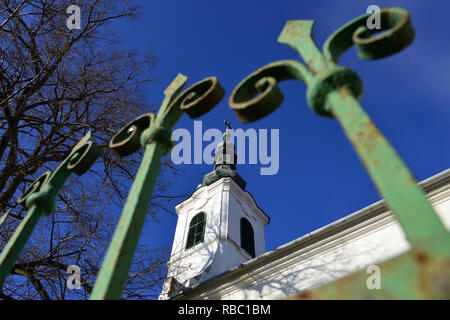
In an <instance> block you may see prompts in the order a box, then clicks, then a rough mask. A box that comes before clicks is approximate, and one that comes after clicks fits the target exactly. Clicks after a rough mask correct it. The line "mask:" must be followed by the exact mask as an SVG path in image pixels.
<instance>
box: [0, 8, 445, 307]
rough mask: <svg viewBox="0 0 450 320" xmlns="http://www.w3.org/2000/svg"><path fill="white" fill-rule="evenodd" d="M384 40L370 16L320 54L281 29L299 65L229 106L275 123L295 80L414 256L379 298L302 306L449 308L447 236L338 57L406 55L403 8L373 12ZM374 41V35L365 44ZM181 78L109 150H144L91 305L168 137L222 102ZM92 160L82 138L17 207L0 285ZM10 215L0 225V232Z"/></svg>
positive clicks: (132, 226)
mask: <svg viewBox="0 0 450 320" xmlns="http://www.w3.org/2000/svg"><path fill="white" fill-rule="evenodd" d="M379 14H380V17H381V30H376V29H368V28H367V26H366V21H367V19H368V18H369V17H370V14H364V15H361V16H360V17H357V18H355V19H354V20H352V21H350V22H349V23H347V24H345V25H344V26H343V27H341V28H340V29H338V30H337V31H336V32H334V33H333V34H332V35H331V36H330V37H329V38H328V39H327V40H326V42H325V44H324V46H323V50H322V52H321V51H320V50H319V49H318V48H317V46H316V44H315V42H314V41H313V38H312V31H313V26H314V21H309V20H298V21H297V20H296V21H288V22H287V24H286V26H285V27H284V29H283V31H282V33H281V35H280V37H279V39H278V41H279V42H281V43H284V44H287V45H289V46H291V47H293V48H294V49H295V50H296V51H298V53H299V54H300V55H301V57H302V58H303V60H304V61H305V62H306V65H304V64H302V63H301V62H299V61H296V60H281V61H276V62H273V63H270V64H268V65H266V66H264V67H262V68H260V69H259V70H257V71H255V72H254V73H252V74H251V75H249V76H248V77H247V78H245V79H244V80H243V81H242V82H241V83H239V85H238V86H237V87H236V88H235V89H234V90H233V92H232V94H231V96H230V99H229V105H230V107H231V108H232V109H233V110H234V111H235V112H236V114H237V116H238V118H239V119H240V121H242V122H243V123H248V122H252V121H256V120H258V119H261V118H263V117H265V116H268V115H269V114H270V113H272V112H273V111H274V110H275V109H276V108H277V107H278V106H280V104H281V103H282V100H283V96H282V94H281V91H280V90H279V88H278V86H277V82H279V81H283V80H289V79H296V80H300V81H302V82H305V83H306V85H307V92H306V96H307V102H308V104H309V107H310V108H311V109H312V110H313V111H314V112H315V113H317V114H318V115H320V116H324V117H330V118H335V119H337V120H338V122H339V123H340V125H341V126H342V128H343V130H344V133H345V135H346V136H347V138H348V139H349V140H350V142H351V143H352V145H353V147H354V149H355V151H356V152H357V154H358V156H359V158H360V159H361V161H362V163H363V165H364V166H365V168H366V170H367V171H368V173H369V175H370V177H371V179H372V181H373V182H374V184H375V186H376V187H377V189H378V191H379V193H380V195H381V196H382V197H383V198H384V199H385V201H386V204H387V206H388V207H389V209H390V210H391V211H392V213H393V214H394V215H395V217H396V218H397V220H398V222H399V223H400V225H401V227H402V229H403V231H404V232H405V234H406V236H407V239H408V241H409V242H410V244H411V249H410V250H409V251H408V252H406V253H404V254H402V255H400V256H398V257H395V258H393V259H390V260H388V261H386V262H384V263H382V264H380V267H381V269H382V270H383V290H369V289H368V288H367V287H366V278H367V274H366V272H365V270H363V271H360V272H356V273H354V274H352V275H349V276H347V277H344V278H342V279H339V280H336V281H333V282H331V283H328V284H326V285H324V286H322V287H319V288H315V289H312V290H308V291H304V292H300V293H299V294H298V295H296V296H294V297H293V298H300V299H322V298H325V299H327V298H330V299H333V298H336V299H346V298H350V299H375V298H385V299H386V298H387V299H427V298H428V299H434V298H441V299H448V298H450V285H449V283H450V251H449V248H450V234H449V232H448V231H447V229H446V228H445V227H444V225H443V224H442V222H441V221H440V219H439V217H438V216H437V214H436V212H435V211H434V210H433V208H432V207H431V205H430V203H429V202H428V200H427V198H426V195H425V193H424V192H423V190H422V189H421V188H420V187H419V186H418V185H417V182H416V180H415V178H414V177H413V175H412V173H411V172H410V171H409V169H408V167H407V166H406V165H405V163H404V162H403V161H402V159H401V158H400V157H399V155H398V154H397V153H396V152H395V150H394V149H393V147H392V146H391V145H390V143H389V142H388V141H387V139H386V138H385V137H384V136H383V135H382V134H381V132H380V131H379V130H378V129H377V127H376V126H375V124H374V123H373V121H372V120H371V118H370V117H369V115H368V114H367V113H366V112H365V111H364V109H363V108H362V107H361V105H360V104H359V100H360V98H361V95H362V82H361V80H360V78H359V77H358V75H357V74H356V73H355V72H354V71H352V70H350V69H349V68H346V67H343V66H340V65H338V60H339V57H340V56H341V55H342V54H343V53H344V52H345V51H346V50H347V49H348V48H350V47H351V46H353V45H356V47H357V50H358V55H359V57H360V58H361V59H365V60H373V59H380V58H384V57H387V56H389V55H392V54H394V53H397V52H399V51H401V50H402V49H404V48H405V47H407V46H408V45H409V44H410V43H411V42H412V41H413V38H414V30H413V28H412V26H411V20H410V16H409V13H408V12H407V11H405V10H403V9H401V8H387V9H383V10H381V11H380V13H379ZM376 31H382V33H380V34H379V35H375V36H371V35H372V34H373V33H375V32H376ZM186 81H187V77H185V76H183V75H181V74H179V75H178V76H177V77H176V78H175V79H174V80H173V82H172V83H171V84H170V85H169V87H168V88H167V89H166V90H165V92H164V93H165V98H164V100H163V102H162V105H161V107H160V109H159V111H158V113H157V114H156V115H154V114H153V113H147V114H144V115H142V116H140V117H138V118H136V119H135V120H133V121H132V122H130V123H129V124H127V125H126V126H125V127H123V128H122V129H121V130H119V132H117V134H115V135H114V137H113V138H112V139H111V142H110V145H109V147H110V148H111V149H113V150H115V151H116V152H117V153H118V154H119V155H120V156H121V157H124V156H127V155H130V154H132V153H134V152H136V151H137V150H139V148H141V147H142V148H144V150H145V153H144V155H143V158H142V161H141V165H140V167H139V170H138V172H137V174H136V177H135V179H134V182H133V185H132V186H131V189H130V191H129V194H128V197H127V201H126V203H125V205H124V207H123V210H122V214H121V217H120V219H119V222H118V225H117V227H116V230H115V233H114V235H113V238H112V240H111V243H110V245H109V248H108V251H107V253H106V256H105V259H104V261H103V264H102V267H101V269H100V271H99V274H98V276H97V279H96V283H95V286H94V289H93V291H92V293H91V296H90V299H119V298H120V297H121V292H122V290H123V287H124V284H125V281H126V279H127V277H128V272H129V269H130V266H131V263H132V260H133V256H134V252H135V249H136V246H137V242H138V240H139V236H140V233H141V230H142V226H143V223H144V219H145V213H146V211H147V208H148V204H149V201H150V199H151V196H152V191H153V186H154V183H155V180H156V178H157V176H158V173H159V168H160V165H161V157H162V156H163V155H165V154H167V153H169V152H170V150H171V147H172V146H173V142H172V141H171V131H172V129H173V127H174V125H175V124H176V122H177V121H178V119H179V118H180V117H181V115H182V114H183V112H185V113H187V114H188V116H189V117H191V118H196V117H200V116H202V115H203V114H205V113H207V112H208V111H210V110H211V109H212V108H213V107H214V106H215V105H217V104H218V103H219V102H220V101H221V99H222V98H223V96H224V94H225V93H224V90H223V89H222V87H221V86H220V84H219V82H218V80H217V78H215V77H210V78H206V79H204V80H202V81H200V82H198V83H196V84H194V85H193V86H191V87H190V88H188V89H187V90H185V91H183V92H181V91H182V88H183V86H184V85H185V83H186ZM98 156H99V150H98V148H97V147H96V146H95V144H94V143H93V142H92V141H91V139H90V134H87V135H86V136H85V137H84V138H83V139H82V140H81V141H80V142H79V143H78V144H77V145H76V146H75V147H74V148H73V150H72V152H71V153H70V154H69V156H68V157H67V158H66V159H65V160H64V161H63V162H62V164H61V165H60V166H59V167H58V168H57V169H56V170H55V172H53V173H52V172H50V171H48V172H46V173H44V174H43V175H42V176H41V177H39V178H38V179H37V180H36V181H35V182H33V183H32V184H31V186H30V187H29V188H28V189H27V190H26V191H25V193H24V194H23V195H22V196H21V197H20V199H19V203H22V204H23V205H25V207H26V208H27V209H28V210H29V212H28V214H27V216H26V217H25V219H24V220H23V221H22V222H21V223H20V224H19V226H18V228H17V229H16V230H15V232H14V234H13V236H12V237H11V239H10V240H9V242H8V243H7V245H6V246H5V248H4V249H3V251H2V253H1V255H0V284H2V283H3V281H4V280H5V278H6V276H7V275H8V274H9V273H10V271H11V268H12V266H13V265H14V263H15V261H16V260H17V258H18V256H19V254H20V252H21V251H22V249H23V247H24V246H25V244H26V242H27V241H28V239H29V237H30V235H31V233H32V232H33V230H34V227H35V226H36V224H37V222H38V220H39V218H40V217H41V216H42V215H44V214H51V213H52V212H53V209H54V198H55V196H56V195H57V194H58V192H59V190H60V189H61V188H62V186H63V184H64V182H65V181H66V179H67V178H68V176H69V175H70V174H71V173H72V172H75V173H77V174H78V175H81V174H83V173H84V172H85V171H86V170H88V169H89V167H90V166H91V165H92V164H93V163H94V162H95V160H96V158H97V157H98ZM7 216H8V212H7V213H6V214H5V215H4V216H3V217H2V218H0V225H1V224H2V223H3V222H4V221H5V219H6V218H7Z"/></svg>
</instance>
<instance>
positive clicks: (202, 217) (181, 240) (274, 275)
mask: <svg viewBox="0 0 450 320" xmlns="http://www.w3.org/2000/svg"><path fill="white" fill-rule="evenodd" d="M235 163H236V155H235V150H234V145H233V144H232V143H231V141H230V140H229V132H228V130H227V132H226V133H225V134H224V141H223V142H221V143H220V144H219V145H218V146H217V149H216V154H215V166H214V170H213V171H212V172H210V173H208V174H207V175H205V177H204V179H203V184H202V185H199V187H198V188H197V189H196V190H195V191H194V193H193V194H192V195H191V196H190V197H189V198H187V199H186V200H184V201H183V202H181V203H179V204H178V205H176V206H175V211H176V213H177V214H178V222H177V226H176V230H175V237H174V241H173V246H172V252H171V258H170V261H169V262H168V276H167V279H166V281H165V283H164V286H163V290H162V292H161V294H160V296H159V299H161V300H166V299H173V300H177V299H194V300H196V299H224V300H228V299H236V300H243V299H283V298H286V297H289V296H291V295H294V294H296V293H299V292H301V291H303V290H307V289H311V288H314V287H317V286H320V285H322V284H325V283H327V282H330V281H333V280H336V279H338V278H342V277H344V276H346V275H349V274H351V273H353V272H355V271H359V270H362V269H363V268H367V266H372V265H376V264H377V263H381V262H383V261H385V260H388V259H390V258H393V257H395V256H398V255H400V254H402V253H404V252H406V251H408V250H409V248H410V245H409V243H408V241H407V240H406V236H405V234H404V232H403V230H402V228H401V227H400V225H399V224H398V222H397V221H396V219H395V217H394V215H393V214H392V213H391V212H390V211H389V209H388V208H387V206H386V205H385V203H384V201H383V200H381V201H378V202H376V203H374V204H372V205H370V206H368V207H365V208H363V209H361V210H359V211H357V212H354V213H352V214H350V215H348V216H346V217H344V218H342V219H340V220H338V221H335V222H333V223H331V224H329V225H327V226H325V227H323V228H320V229H318V230H316V231H314V232H311V233H309V234H306V235H304V236H302V237H300V238H298V239H296V240H293V241H291V242H289V243H287V244H285V245H283V246H281V247H279V248H277V249H275V250H272V251H269V252H266V248H265V237H264V228H265V226H266V225H267V224H268V223H269V221H270V218H269V216H268V215H267V214H266V213H265V212H263V211H262V210H261V209H260V208H259V207H258V205H257V203H256V201H255V199H254V198H253V197H252V196H251V194H250V193H249V192H247V191H246V190H245V187H246V183H245V181H244V180H243V179H242V178H241V177H240V176H239V174H238V173H237V172H236V167H235ZM419 184H420V186H421V187H422V188H423V190H424V191H425V192H426V194H427V196H428V199H429V201H430V202H431V204H432V206H433V207H434V209H435V211H436V212H437V214H438V215H439V217H440V218H441V220H442V222H443V224H444V225H445V226H446V228H447V229H449V230H450V169H447V170H445V171H443V172H441V173H439V174H437V175H435V176H433V177H431V178H428V179H427V180H425V181H422V182H420V183H419ZM369 276H370V274H368V277H369Z"/></svg>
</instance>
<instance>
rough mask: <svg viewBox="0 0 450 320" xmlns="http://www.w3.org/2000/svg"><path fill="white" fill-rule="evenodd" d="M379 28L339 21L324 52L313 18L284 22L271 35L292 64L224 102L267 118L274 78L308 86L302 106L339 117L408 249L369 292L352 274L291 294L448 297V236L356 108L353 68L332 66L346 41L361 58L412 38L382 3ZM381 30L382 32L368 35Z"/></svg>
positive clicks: (276, 93)
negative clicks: (292, 54) (294, 54)
mask: <svg viewBox="0 0 450 320" xmlns="http://www.w3.org/2000/svg"><path fill="white" fill-rule="evenodd" d="M379 14H380V15H381V28H382V30H376V29H372V30H371V29H368V28H367V27H366V21H367V19H368V18H369V17H370V15H371V14H365V15H362V16H360V17H357V18H356V19H354V20H352V21H350V22H349V23H347V24H345V25H344V26H343V27H341V28H340V29H338V30H337V31H336V32H334V33H333V34H332V35H331V36H330V37H329V38H328V39H327V40H326V42H325V44H324V46H323V53H322V52H320V50H319V49H318V48H317V47H316V44H315V43H314V40H313V39H312V31H313V26H314V21H310V20H295V21H288V22H287V23H286V25H285V27H284V29H283V31H282V33H281V35H280V36H279V38H278V41H279V42H281V43H284V44H287V45H289V46H291V47H292V48H294V49H295V50H296V51H298V52H299V53H300V55H301V56H302V58H303V60H304V61H305V63H306V66H305V65H303V64H301V63H300V62H298V61H294V60H284V61H277V62H273V63H270V64H268V65H266V66H264V67H262V68H261V69H259V70H257V71H255V72H254V73H252V74H251V75H249V76H248V77H247V78H245V79H244V80H243V81H242V82H241V83H239V84H238V86H237V87H236V88H235V89H234V91H233V92H232V94H231V96H230V99H229V104H230V107H231V108H232V109H233V110H234V111H235V112H236V114H237V116H238V118H239V119H240V120H241V121H242V122H244V123H248V122H251V121H255V120H258V119H260V118H263V117H265V116H267V115H269V114H270V113H271V112H273V111H274V110H275V109H276V108H277V107H278V106H280V104H281V102H282V100H283V96H282V94H281V92H280V90H279V88H278V87H277V82H278V81H282V80H288V79H296V80H300V81H303V82H305V83H306V85H307V93H306V97H307V102H308V104H309V107H310V108H311V109H312V110H313V111H314V112H316V113H317V114H319V115H321V116H324V117H331V118H335V119H337V120H338V121H339V123H340V124H341V126H342V128H343V129H344V132H345V134H346V136H347V137H348V139H349V140H350V141H351V143H352V144H353V147H354V148H355V150H356V152H357V154H358V156H359V157H360V159H361V161H362V162H363V164H364V166H365V167H366V169H367V171H368V173H369V175H370V177H371V178H372V180H373V182H374V183H375V186H376V187H377V189H378V191H379V193H380V195H381V196H382V197H383V198H384V200H385V201H386V204H387V206H388V207H389V209H390V210H391V211H392V213H393V214H394V215H395V217H396V218H397V220H398V222H399V223H400V225H401V227H402V228H403V230H404V232H405V234H406V236H407V239H408V241H409V242H410V244H411V246H412V249H411V250H410V251H409V252H408V253H406V254H404V255H401V256H399V257H397V258H394V259H392V260H390V261H388V262H386V263H384V264H382V269H383V279H384V280H383V285H384V288H385V289H384V290H375V291H377V292H374V291H371V290H368V288H366V287H365V285H366V282H365V280H366V278H367V274H366V273H365V272H359V273H356V274H354V275H351V276H349V277H346V278H344V279H341V280H337V281H335V282H332V283H330V284H328V285H326V286H325V287H323V288H320V289H315V290H312V291H309V292H303V293H301V294H300V295H298V296H297V298H312V299H314V298H337V299H344V298H361V299H366V298H380V297H381V298H400V299H408V298H412V299H414V298H418V299H422V298H450V284H449V280H450V259H449V258H450V251H449V248H450V236H449V232H448V231H447V229H446V228H445V227H444V225H443V224H442V221H441V220H440V218H439V217H438V216H437V214H436V212H435V211H434V210H433V208H432V207H431V205H430V203H429V202H428V200H427V198H426V196H425V194H424V192H423V191H422V189H421V188H420V187H419V186H418V185H417V182H416V180H415V178H414V177H413V175H412V174H411V172H410V171H409V169H408V168H407V166H406V165H405V164H404V163H403V161H402V159H401V158H400V157H399V156H398V154H397V153H396V152H395V150H394V149H393V148H392V146H391V145H390V144H389V142H388V141H387V140H386V138H385V137H384V136H383V135H382V134H381V133H380V131H379V130H378V129H377V127H376V126H375V124H374V123H373V122H372V120H371V119H370V117H369V116H368V115H367V113H366V112H365V111H364V110H363V109H362V107H361V106H360V105H359V100H360V98H361V95H362V83H361V80H360V79H359V77H358V75H357V74H356V73H355V72H353V71H352V70H350V69H348V68H346V67H342V66H339V65H337V62H338V59H339V57H340V56H341V55H342V53H344V51H346V50H347V49H348V48H350V47H351V46H353V45H356V47H357V49H358V55H359V57H360V58H361V59H365V60H372V59H380V58H384V57H387V56H389V55H392V54H394V53H396V52H398V51H400V50H402V49H404V48H405V47H407V46H408V45H409V44H410V43H411V42H412V41H413V38H414V30H413V28H412V26H411V21H410V16H409V13H408V12H407V11H405V10H403V9H401V8H387V9H383V10H381V11H380V13H379ZM377 31H382V33H381V34H379V35H376V36H371V34H373V33H375V32H377Z"/></svg>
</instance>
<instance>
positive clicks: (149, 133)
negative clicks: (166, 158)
mask: <svg viewBox="0 0 450 320" xmlns="http://www.w3.org/2000/svg"><path fill="white" fill-rule="evenodd" d="M186 81H187V78H186V77H185V76H183V75H181V74H179V75H178V76H177V77H176V78H175V79H174V81H172V83H171V84H170V85H169V87H168V88H167V89H166V91H165V94H166V97H165V99H164V101H163V104H162V106H161V108H160V110H159V112H158V114H157V115H156V116H155V115H154V114H153V113H146V114H143V115H141V116H139V117H137V118H136V119H134V120H133V121H131V122H129V123H128V124H127V125H125V126H124V127H123V128H122V129H120V130H119V131H118V132H117V133H116V134H115V135H114V136H113V138H112V139H111V141H110V144H109V147H110V148H111V149H113V150H114V151H116V152H117V153H118V154H119V156H121V157H124V156H127V155H130V154H132V153H134V152H136V151H137V150H139V148H140V147H141V146H145V145H146V144H148V143H151V142H152V141H154V140H159V141H160V142H163V143H165V144H166V148H165V151H164V154H167V153H168V152H169V151H170V147H171V141H170V138H171V134H170V130H171V129H172V127H173V126H174V125H175V123H176V122H177V121H178V119H179V118H180V116H181V115H182V114H183V111H184V112H186V114H187V115H188V116H189V117H190V118H197V117H200V116H202V115H203V114H205V113H207V112H208V111H210V110H211V109H212V108H213V107H214V106H216V105H217V104H218V103H219V102H220V100H222V98H223V96H224V95H225V91H224V90H223V88H222V87H221V85H220V83H219V81H218V80H217V78H216V77H209V78H206V79H203V80H202V81H199V82H197V83H195V84H194V85H192V86H191V87H189V88H188V89H186V90H185V91H183V92H182V93H180V91H181V89H182V88H183V86H184V85H185V83H186Z"/></svg>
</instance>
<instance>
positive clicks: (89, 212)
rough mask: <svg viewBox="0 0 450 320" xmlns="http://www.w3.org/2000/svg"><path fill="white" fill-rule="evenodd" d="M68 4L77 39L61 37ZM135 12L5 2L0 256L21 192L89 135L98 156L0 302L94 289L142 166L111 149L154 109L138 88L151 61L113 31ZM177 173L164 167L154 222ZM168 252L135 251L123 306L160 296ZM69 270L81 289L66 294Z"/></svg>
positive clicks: (0, 25) (42, 229)
mask: <svg viewBox="0 0 450 320" xmlns="http://www.w3.org/2000/svg"><path fill="white" fill-rule="evenodd" d="M72 4H75V5H78V6H79V7H80V9H81V28H80V29H73V30H71V29H69V28H68V27H67V19H68V17H69V14H67V12H66V10H67V8H68V7H69V5H72ZM137 12H138V8H137V7H136V6H134V5H132V4H131V2H130V1H121V0H83V1H64V0H59V1H57V0H23V1H21V0H10V1H9V0H0V109H1V112H0V213H2V212H5V211H6V210H8V209H11V214H10V215H9V216H8V218H7V220H6V222H5V224H4V225H3V227H2V230H1V232H0V246H1V247H4V245H5V244H6V242H7V241H8V239H9V237H10V236H11V235H12V232H13V231H14V230H15V228H16V227H17V225H18V223H20V221H21V220H22V219H23V217H24V215H25V214H26V211H25V210H24V209H23V208H22V207H20V206H18V205H17V204H16V201H17V199H18V197H19V196H20V194H21V193H22V192H23V191H24V190H25V188H26V186H27V185H29V184H30V183H31V182H32V181H33V180H34V179H35V178H37V177H38V176H39V175H40V174H42V173H43V172H44V171H46V170H53V169H55V167H56V165H57V164H58V163H59V162H60V161H62V160H63V159H64V157H65V156H66V155H67V154H68V152H69V151H70V149H71V147H72V146H73V145H74V144H75V143H76V142H77V141H78V140H79V139H80V138H81V137H82V136H84V134H86V132H87V131H88V130H91V131H92V136H93V140H94V142H95V143H97V144H98V145H99V146H100V147H101V149H102V156H101V157H100V158H99V160H98V161H97V163H96V164H95V165H94V166H93V167H92V168H91V170H90V171H89V172H88V173H86V174H85V175H83V176H82V177H81V178H78V177H76V178H75V177H73V178H70V179H69V180H68V182H67V183H66V186H65V188H64V189H63V190H62V192H60V194H59V198H58V199H57V209H56V212H55V213H54V214H52V215H50V216H48V217H44V218H42V219H41V221H40V223H39V225H38V227H37V228H36V230H35V231H34V233H33V236H32V238H31V239H30V241H29V243H28V244H27V246H26V248H25V249H24V250H23V252H22V254H21V256H20V258H19V260H18V261H17V263H16V264H15V266H14V268H13V269H12V271H11V276H9V277H8V278H7V280H6V281H5V283H4V285H3V287H2V288H0V298H3V299H67V298H71V299H83V298H87V297H88V296H89V293H90V291H91V290H92V286H93V283H94V282H95V276H96V273H97V272H98V270H99V268H100V266H101V260H102V258H103V256H104V253H105V251H106V249H107V245H108V243H109V241H110V239H111V234H112V232H113V230H114V228H115V225H116V222H117V220H118V217H119V214H120V212H121V207H122V205H123V202H124V198H125V197H126V196H127V193H128V190H129V187H130V185H131V181H132V179H133V177H134V174H135V172H136V170H137V167H138V165H139V162H140V159H141V155H140V154H137V155H135V156H130V157H127V158H118V157H117V156H116V155H115V154H113V153H111V152H110V150H109V149H108V148H107V146H108V142H109V139H110V138H111V137H112V136H113V134H114V133H115V132H116V131H117V130H118V129H120V127H122V126H123V125H124V124H125V123H126V122H128V121H130V120H131V119H132V118H134V117H135V116H136V115H138V114H139V113H142V112H148V111H149V110H151V105H149V104H148V103H147V101H146V97H145V94H144V89H146V88H147V87H148V86H147V85H148V84H149V83H150V82H152V81H153V80H155V79H154V78H152V77H151V76H150V75H151V71H152V69H153V67H154V63H155V59H154V57H153V56H152V54H151V53H150V51H148V52H146V53H145V54H143V55H142V54H138V53H137V52H135V51H130V50H128V49H126V48H123V46H122V45H121V42H120V39H119V38H118V37H117V36H116V35H115V34H114V32H113V30H112V29H111V24H112V23H114V22H115V21H120V20H122V19H134V18H136V16H137ZM172 169H173V168H172V167H171V166H170V163H169V161H167V160H166V161H165V162H164V163H163V166H162V173H163V174H162V176H163V178H160V179H159V180H158V182H157V185H156V187H155V191H154V194H155V195H156V196H155V197H154V199H153V200H152V202H151V204H152V205H151V206H150V209H149V217H150V219H151V217H154V215H155V214H156V213H157V212H158V211H161V209H165V205H166V204H167V202H165V200H164V188H165V186H166V185H167V180H168V178H167V175H168V174H170V173H171V172H172ZM160 177H161V175H160ZM168 254H169V252H168V250H167V248H162V249H155V248H146V247H143V246H139V247H138V250H137V252H136V257H135V262H134V264H133V267H132V270H131V273H130V277H129V279H128V282H127V285H126V289H125V291H124V298H134V299H139V298H152V297H156V295H157V294H158V292H157V289H158V288H159V284H160V283H161V281H162V280H164V279H163V276H164V270H165V263H164V262H165V261H166V260H167V258H168ZM69 265H78V266H79V267H80V269H81V275H82V289H81V290H68V289H67V286H66V279H67V278H68V274H66V270H67V267H68V266H69Z"/></svg>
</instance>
